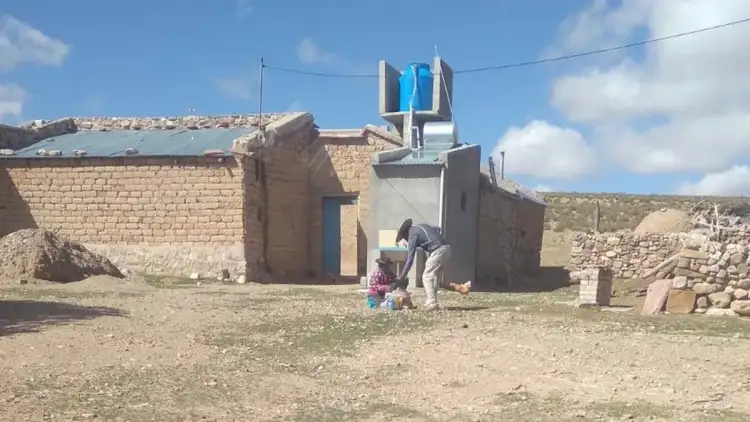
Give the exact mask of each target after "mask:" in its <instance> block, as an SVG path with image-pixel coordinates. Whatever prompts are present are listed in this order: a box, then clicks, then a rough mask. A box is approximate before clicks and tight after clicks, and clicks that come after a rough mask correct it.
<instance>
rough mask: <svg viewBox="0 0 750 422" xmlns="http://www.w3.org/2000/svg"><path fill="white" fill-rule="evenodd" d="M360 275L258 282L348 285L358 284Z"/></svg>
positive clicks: (261, 282)
mask: <svg viewBox="0 0 750 422" xmlns="http://www.w3.org/2000/svg"><path fill="white" fill-rule="evenodd" d="M359 279H360V277H359V276H344V275H336V276H334V275H329V276H325V277H310V278H298V279H286V278H275V279H273V280H270V281H266V282H263V281H260V282H257V283H258V284H273V285H283V284H288V285H292V286H295V285H296V286H346V285H349V286H351V285H358V284H359Z"/></svg>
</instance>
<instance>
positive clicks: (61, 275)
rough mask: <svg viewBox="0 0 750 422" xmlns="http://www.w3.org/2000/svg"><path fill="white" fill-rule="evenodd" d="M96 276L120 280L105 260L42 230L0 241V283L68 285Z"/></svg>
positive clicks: (15, 235) (17, 234)
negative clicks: (53, 283) (42, 282)
mask: <svg viewBox="0 0 750 422" xmlns="http://www.w3.org/2000/svg"><path fill="white" fill-rule="evenodd" d="M95 275H109V276H113V277H117V278H123V274H122V273H121V272H120V270H119V269H118V268H117V267H116V266H115V265H114V264H112V262H110V260H109V259H107V258H106V257H104V256H102V255H99V254H95V253H93V252H91V251H89V250H88V249H86V248H85V247H84V246H83V245H81V244H80V243H77V242H72V241H69V240H67V239H63V238H61V237H60V236H58V235H57V234H55V233H53V232H50V231H47V230H41V229H23V230H18V231H16V232H13V233H11V234H9V235H7V236H5V237H3V238H2V239H0V283H1V282H14V283H17V282H18V280H19V279H37V280H46V281H54V282H60V283H68V282H72V281H80V280H83V279H85V278H87V277H91V276H95Z"/></svg>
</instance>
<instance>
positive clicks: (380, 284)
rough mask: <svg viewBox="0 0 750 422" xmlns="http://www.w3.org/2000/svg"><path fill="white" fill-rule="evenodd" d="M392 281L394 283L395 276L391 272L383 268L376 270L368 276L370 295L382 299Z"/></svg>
mask: <svg viewBox="0 0 750 422" xmlns="http://www.w3.org/2000/svg"><path fill="white" fill-rule="evenodd" d="M394 281H396V275H395V274H393V272H391V271H389V270H387V269H384V268H378V269H376V270H375V271H373V272H372V274H370V294H376V295H378V296H380V297H384V296H385V294H386V293H387V292H388V290H389V289H390V288H391V283H393V282H394Z"/></svg>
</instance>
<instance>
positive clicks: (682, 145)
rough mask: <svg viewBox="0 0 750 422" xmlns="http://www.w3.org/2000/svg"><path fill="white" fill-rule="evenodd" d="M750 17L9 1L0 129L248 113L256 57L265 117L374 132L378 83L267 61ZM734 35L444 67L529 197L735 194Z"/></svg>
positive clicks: (597, 8) (615, 38) (352, 59)
mask: <svg viewBox="0 0 750 422" xmlns="http://www.w3.org/2000/svg"><path fill="white" fill-rule="evenodd" d="M322 4H325V6H321V5H322ZM42 11H43V12H42ZM407 17H411V18H407ZM745 18H750V1H747V0H722V1H716V0H659V1H654V0H626V1H622V0H620V1H614V0H611V1H607V0H559V1H549V0H473V1H471V2H463V3H461V2H449V1H447V0H444V1H442V0H412V1H409V2H404V1H400V0H378V1H374V0H366V1H361V2H351V1H343V0H326V1H325V2H310V1H302V0H296V1H295V0H287V1H272V0H210V1H209V0H179V1H178V0H160V1H158V2H157V1H153V0H151V1H146V0H129V1H127V2H123V1H118V0H110V1H100V0H77V1H75V2H60V1H55V0H2V3H0V122H3V123H6V124H21V123H23V122H26V121H29V120H34V119H45V120H52V119H57V118H61V117H68V116H178V115H185V114H188V113H193V114H199V115H217V114H232V113H242V114H245V113H257V112H258V109H259V101H258V99H259V91H260V90H259V87H260V83H259V79H260V78H259V77H260V73H261V72H260V60H261V57H262V58H263V59H264V62H265V64H266V65H268V66H269V67H268V68H266V69H265V71H264V72H263V90H262V91H263V106H262V109H263V112H288V111H308V112H311V113H313V114H314V115H315V118H316V121H317V123H318V125H319V126H320V127H322V128H325V129H334V128H336V129H338V128H360V127H363V126H364V125H366V124H375V125H382V124H385V122H384V121H383V120H382V119H381V118H380V116H379V115H378V111H377V110H378V104H377V88H378V86H377V79H376V78H372V77H320V76H312V75H304V74H297V73H290V72H283V71H280V70H278V69H274V67H280V68H285V69H293V70H299V71H302V72H316V73H327V74H331V73H335V74H345V75H354V76H368V75H370V76H372V75H376V74H377V70H378V67H377V64H378V61H379V60H386V61H388V62H389V63H391V64H392V65H394V66H395V67H397V68H399V69H403V68H405V67H406V66H407V65H408V64H409V63H411V62H428V63H431V62H432V58H433V56H434V55H435V50H436V48H437V50H438V52H439V55H440V56H441V57H442V58H443V59H444V60H445V61H446V62H447V63H448V64H449V65H450V66H451V67H452V68H453V69H454V70H456V71H460V70H467V69H473V68H481V67H486V66H501V65H505V64H512V63H518V62H527V61H534V60H539V59H544V58H551V57H557V56H563V55H570V54H576V53H581V52H585V51H591V50H599V49H604V48H609V47H614V46H618V45H623V44H629V43H633V42H637V41H642V40H646V39H652V38H659V37H664V36H668V35H673V34H679V33H684V32H688V31H693V30H697V29H701V28H706V27H711V26H714V25H720V24H724V23H727V22H732V21H737V20H741V19H745ZM747 39H750V23H746V24H738V25H734V26H731V27H726V28H722V29H716V30H713V31H708V32H703V33H699V34H695V35H690V36H685V37H680V38H676V39H671V40H667V41H663V42H658V43H652V44H647V45H644V46H639V47H634V48H628V49H623V50H618V51H614V52H609V53H604V54H598V55H594V56H588V57H583V58H577V59H571V60H562V61H556V62H553V63H545V64H538V65H532V66H522V67H513V68H506V69H500V70H494V71H486V72H476V73H466V74H457V75H456V78H455V81H454V99H453V101H454V104H453V108H454V118H455V122H456V124H457V126H458V129H459V134H460V141H461V142H466V143H471V144H479V145H481V146H482V151H483V160H486V159H487V157H489V156H493V157H494V158H495V161H496V162H498V163H499V162H500V151H504V152H505V157H506V159H505V175H506V176H507V177H509V178H512V179H514V180H516V181H518V182H521V183H522V184H524V185H526V186H528V187H529V188H532V189H536V190H539V191H577V192H627V193H641V194H651V193H662V194H700V195H710V194H715V195H743V196H744V195H748V194H750V78H748V77H747V76H746V74H747V72H748V69H750V49H748V48H746V47H747V42H745V41H743V40H747Z"/></svg>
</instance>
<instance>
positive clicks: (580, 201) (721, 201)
mask: <svg viewBox="0 0 750 422" xmlns="http://www.w3.org/2000/svg"><path fill="white" fill-rule="evenodd" d="M540 195H542V196H543V197H544V199H545V200H546V201H547V203H548V204H549V207H548V208H547V212H546V214H545V228H546V229H548V230H555V231H563V230H566V229H569V230H580V231H590V230H592V229H593V227H594V215H595V209H596V204H597V202H598V203H599V210H600V211H599V213H600V220H599V231H602V232H604V231H615V230H620V229H632V228H635V226H637V225H638V223H640V221H641V220H642V219H643V217H644V216H646V214H648V213H650V212H652V211H656V210H659V209H662V208H675V209H680V210H685V211H691V210H693V209H694V208H695V207H696V206H699V207H700V206H710V207H713V204H717V205H719V207H721V208H722V209H727V208H732V209H750V198H747V197H744V198H740V197H706V196H677V195H631V194H612V193H564V192H545V193H543V194H540Z"/></svg>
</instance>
